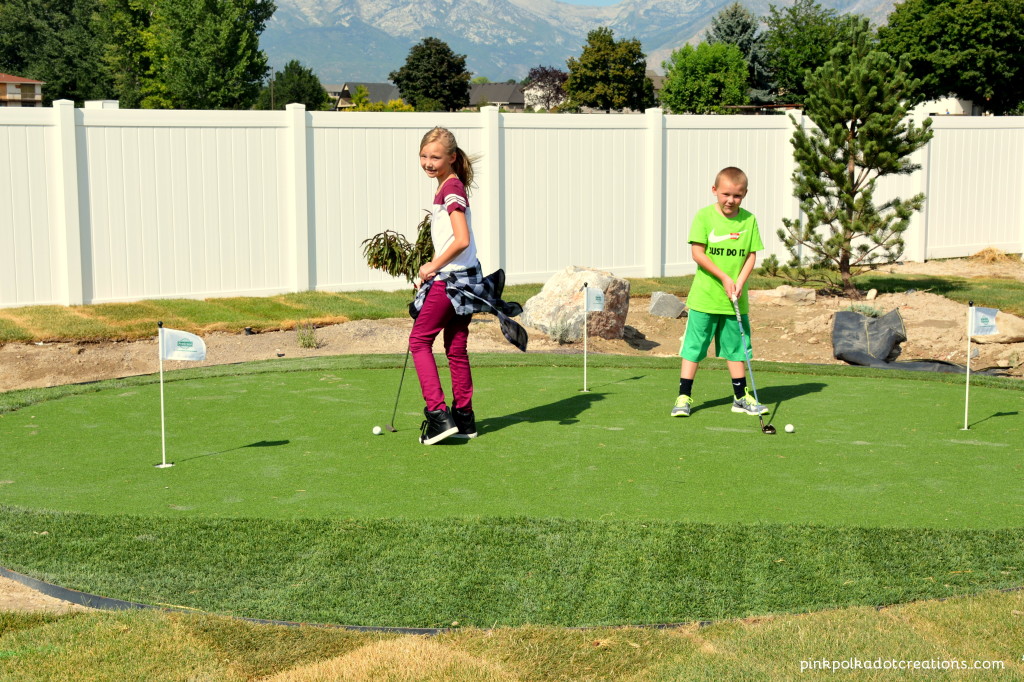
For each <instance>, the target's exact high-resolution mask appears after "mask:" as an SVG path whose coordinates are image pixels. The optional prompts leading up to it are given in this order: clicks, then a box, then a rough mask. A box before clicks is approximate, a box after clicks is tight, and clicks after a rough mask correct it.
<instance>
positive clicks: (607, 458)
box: [0, 356, 1024, 529]
mask: <svg viewBox="0 0 1024 682" xmlns="http://www.w3.org/2000/svg"><path fill="white" fill-rule="evenodd" d="M577 361H578V358H575V359H572V358H570V359H564V358H562V359H559V358H554V359H552V358H551V357H550V356H520V357H519V358H518V359H517V360H516V361H515V362H516V363H517V364H516V365H515V366H501V363H502V362H503V360H502V359H500V358H498V359H493V358H491V359H490V360H489V361H488V362H482V363H479V364H478V366H476V367H475V368H474V379H475V383H476V385H477V388H476V394H475V407H476V411H477V420H478V421H477V424H478V428H479V431H480V437H479V438H477V439H475V440H472V441H469V442H466V441H461V442H453V441H449V442H446V443H443V444H440V445H436V446H431V447H427V446H422V445H420V444H419V443H418V442H417V436H418V427H419V422H420V420H421V419H422V415H421V412H420V406H421V405H422V402H421V400H420V397H419V393H418V385H417V382H416V378H415V375H414V373H413V372H412V370H411V368H410V371H409V373H408V374H407V376H406V381H405V387H404V393H403V396H402V398H401V402H400V406H399V412H398V416H397V418H396V420H395V421H396V426H397V427H398V429H399V431H398V433H385V434H384V435H382V436H374V435H373V434H372V432H371V429H372V427H373V426H374V425H381V426H383V425H384V424H385V423H386V422H387V421H388V420H389V419H390V416H391V408H392V406H393V404H394V395H395V394H394V392H395V389H396V387H397V384H398V378H399V371H400V367H401V365H400V362H401V358H399V359H398V360H397V364H396V361H394V360H393V359H392V362H390V366H388V367H385V368H360V367H358V366H357V365H356V364H355V363H353V362H352V361H350V360H348V359H345V358H338V359H336V360H334V361H333V362H327V361H325V362H321V363H320V365H319V366H317V367H315V368H312V369H305V370H302V369H300V370H299V371H287V372H264V373H255V374H242V375H236V376H216V375H215V373H212V372H211V373H207V374H204V373H203V372H197V373H196V377H197V378H193V379H191V380H188V381H171V382H169V383H167V384H166V386H165V395H166V420H167V422H166V423H167V430H166V432H167V459H168V461H170V462H174V464H175V466H174V467H172V468H168V469H159V468H155V467H154V466H153V465H154V464H157V463H159V462H160V458H161V449H160V448H161V441H160V409H159V407H160V396H159V385H158V384H156V383H148V384H146V383H142V382H138V384H137V385H131V386H116V387H112V388H105V389H102V390H98V391H95V392H83V393H79V394H77V395H68V396H65V397H61V398H59V399H55V400H45V401H43V402H38V403H35V404H33V405H31V406H29V407H25V408H22V409H20V410H16V411H13V412H8V413H6V414H3V415H2V416H0V503H2V504H6V505H13V506H17V507H24V508H32V509H48V510H58V511H81V512H88V513H96V514H130V515H141V516H160V517H171V518H181V517H202V518H206V517H246V518H253V517H263V518H271V519H296V518H335V519H337V518H352V519H361V518H365V519H368V518H395V517H398V518H408V519H415V518H424V519H425V518H444V517H469V518H473V517H516V516H527V517H533V518H551V517H560V518H576V519H591V520H634V521H635V520H641V521H642V520H658V521H683V522H696V523H723V522H740V523H805V524H817V525H842V526H874V527H911V528H912V527H930V528H964V529H966V528H976V529H993V528H1009V527H1017V526H1019V525H1020V519H1021V518H1022V514H1024V486H1022V485H1021V482H1022V477H1024V462H1022V460H1021V458H1020V454H1021V451H1022V450H1024V420H1022V419H1021V418H1020V416H1019V415H1020V412H1021V408H1022V407H1024V392H1022V391H1020V390H1013V389H1006V388H1000V387H991V386H981V385H975V386H972V388H971V393H970V420H971V428H970V429H969V430H968V431H963V430H961V429H962V427H963V420H964V397H965V392H964V386H963V383H962V381H960V382H956V381H949V380H948V379H947V380H945V381H937V380H934V377H931V376H927V377H925V376H921V377H917V376H909V377H908V376H907V375H905V374H903V373H898V374H889V375H881V376H880V375H879V374H877V373H873V374H872V373H869V375H865V374H864V373H856V372H849V373H846V374H842V375H832V374H830V373H825V372H824V371H823V374H822V375H820V376H819V375H815V374H807V373H803V371H806V370H803V371H801V372H800V373H797V371H796V370H794V371H793V372H792V373H790V372H786V371H758V373H757V375H756V376H757V379H758V383H759V389H760V391H759V393H760V397H761V399H762V402H764V403H766V404H768V405H769V406H770V407H771V408H772V413H771V414H770V415H769V417H771V419H772V420H773V423H774V424H775V425H776V426H777V427H778V429H779V433H778V435H775V436H766V435H764V434H762V433H761V430H760V428H759V425H758V420H757V419H756V418H754V417H750V416H747V415H741V414H734V413H732V412H731V411H730V409H729V401H730V398H729V397H728V392H729V384H728V377H727V375H726V373H725V372H724V371H723V370H722V369H719V368H714V366H712V367H709V368H702V370H701V372H700V373H699V374H698V378H697V384H696V392H695V396H694V397H695V410H694V413H693V416H692V417H690V418H688V419H672V418H669V417H668V411H669V409H670V408H671V405H672V402H673V400H674V398H675V393H676V383H677V378H676V377H677V376H678V362H677V361H676V360H673V359H666V360H664V361H651V360H646V361H640V360H636V361H631V360H630V359H628V358H616V359H606V358H591V367H590V370H589V376H588V380H589V384H590V388H591V391H590V392H589V393H582V392H580V390H579V389H580V388H581V387H582V368H581V367H579V366H565V365H566V364H569V365H572V364H574V363H576V364H578V362H577ZM553 362H558V363H559V365H558V366H553V365H552V363H553ZM278 366H286V365H283V364H281V363H279V365H278ZM295 367H300V368H301V367H302V366H301V365H295ZM755 370H757V368H755ZM832 371H834V370H832ZM444 374H446V373H445V372H442V376H444ZM961 380H962V377H961ZM1007 385H1009V384H1007ZM787 423H792V424H794V425H795V426H796V432H795V433H793V434H787V433H785V432H784V431H783V428H782V427H783V426H784V425H785V424H787Z"/></svg>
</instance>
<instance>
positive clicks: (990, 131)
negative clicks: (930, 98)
mask: <svg viewBox="0 0 1024 682" xmlns="http://www.w3.org/2000/svg"><path fill="white" fill-rule="evenodd" d="M933 121H934V124H933V127H934V129H935V137H934V139H933V140H932V142H931V144H930V149H929V159H928V167H927V171H928V173H927V175H926V177H927V179H928V186H927V188H926V189H925V190H924V191H925V192H926V194H927V202H928V205H927V208H926V223H927V232H926V234H927V247H926V251H925V258H951V257H958V256H967V255H970V254H972V253H976V252H978V251H980V250H981V249H983V248H985V247H989V246H992V247H995V248H998V249H1001V250H1003V251H1006V252H1010V253H1020V252H1021V251H1022V250H1024V180H1022V178H1024V117H1021V116H1014V117H971V118H959V117H956V118H954V117H941V118H936V119H933Z"/></svg>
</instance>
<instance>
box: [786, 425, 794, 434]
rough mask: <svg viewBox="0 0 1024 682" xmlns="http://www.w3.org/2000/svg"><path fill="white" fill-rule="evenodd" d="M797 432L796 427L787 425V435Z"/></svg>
mask: <svg viewBox="0 0 1024 682" xmlns="http://www.w3.org/2000/svg"><path fill="white" fill-rule="evenodd" d="M794 431H796V427H795V426H793V425H792V424H786V433H793V432H794Z"/></svg>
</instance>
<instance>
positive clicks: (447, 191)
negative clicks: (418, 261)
mask: <svg viewBox="0 0 1024 682" xmlns="http://www.w3.org/2000/svg"><path fill="white" fill-rule="evenodd" d="M431 208H432V212H431V216H430V238H431V240H432V241H433V242H434V254H435V255H440V254H441V253H442V252H444V250H445V249H446V248H447V247H448V245H449V244H450V243H451V242H452V241H453V240H454V239H455V234H454V232H453V231H452V221H451V218H450V217H449V216H451V214H452V213H454V212H455V211H462V212H463V213H464V214H465V215H466V225H468V226H469V246H467V247H466V248H465V249H463V251H462V253H460V254H459V255H458V256H456V257H455V259H454V260H453V261H452V262H451V263H448V265H446V266H444V267H443V268H441V272H450V271H452V270H465V269H467V268H471V267H473V266H474V265H476V264H477V258H476V237H474V236H473V217H472V214H471V213H470V210H469V198H468V197H467V196H466V186H465V185H463V184H462V180H459V178H458V177H457V176H452V177H450V178H448V179H447V180H445V181H444V184H442V185H441V187H440V188H439V189H438V190H437V194H435V195H434V205H433V206H432V207H431Z"/></svg>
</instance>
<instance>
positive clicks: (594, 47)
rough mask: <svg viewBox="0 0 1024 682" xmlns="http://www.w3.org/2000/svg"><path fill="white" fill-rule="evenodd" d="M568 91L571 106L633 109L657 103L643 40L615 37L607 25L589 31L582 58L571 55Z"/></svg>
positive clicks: (640, 109) (566, 85) (567, 81)
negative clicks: (641, 44)
mask: <svg viewBox="0 0 1024 682" xmlns="http://www.w3.org/2000/svg"><path fill="white" fill-rule="evenodd" d="M567 65H568V67H569V77H568V78H567V79H566V81H565V92H566V94H567V95H568V96H569V102H570V106H572V107H594V108H595V109H604V110H605V111H606V112H608V111H611V110H612V109H632V110H634V111H642V110H644V109H646V108H648V107H651V106H654V103H655V101H654V85H653V84H652V83H651V79H650V78H648V77H647V75H646V71H647V57H646V56H645V55H644V53H643V50H642V49H641V47H640V41H639V40H637V39H636V38H633V39H632V40H619V41H616V40H615V36H614V34H613V33H612V30H611V29H610V28H607V27H601V28H597V29H594V30H593V31H591V32H590V33H588V34H587V44H586V45H584V46H583V52H582V54H581V55H580V58H579V59H576V58H575V57H570V58H569V60H568V62H567Z"/></svg>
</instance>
